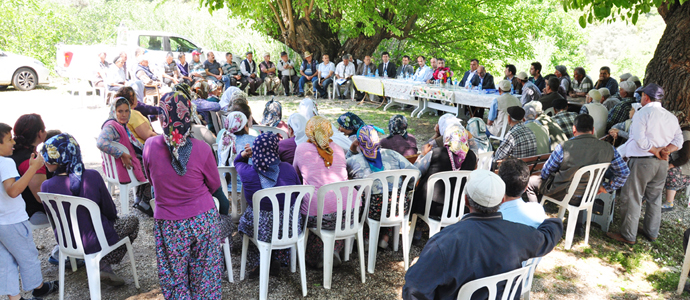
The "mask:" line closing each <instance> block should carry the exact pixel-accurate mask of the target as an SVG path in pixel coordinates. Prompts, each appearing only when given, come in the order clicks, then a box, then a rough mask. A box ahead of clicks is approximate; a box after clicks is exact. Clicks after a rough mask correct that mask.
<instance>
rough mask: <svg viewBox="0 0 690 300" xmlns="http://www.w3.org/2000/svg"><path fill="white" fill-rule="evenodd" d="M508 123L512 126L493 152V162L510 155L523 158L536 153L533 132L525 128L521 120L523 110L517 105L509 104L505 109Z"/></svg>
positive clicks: (535, 140)
mask: <svg viewBox="0 0 690 300" xmlns="http://www.w3.org/2000/svg"><path fill="white" fill-rule="evenodd" d="M507 111H508V115H509V116H510V118H509V119H508V125H510V126H512V128H511V129H510V130H509V131H508V133H506V135H505V137H504V139H503V142H502V143H501V145H500V146H499V147H498V149H496V152H495V153H494V162H495V161H497V160H501V159H504V158H506V157H509V156H512V157H515V158H523V157H530V156H535V155H537V138H536V136H535V135H534V132H532V130H530V129H529V128H527V127H526V126H525V124H523V123H522V121H523V120H524V118H525V110H524V109H522V107H519V106H511V107H508V109H507Z"/></svg>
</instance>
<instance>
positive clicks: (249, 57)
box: [240, 51, 264, 96]
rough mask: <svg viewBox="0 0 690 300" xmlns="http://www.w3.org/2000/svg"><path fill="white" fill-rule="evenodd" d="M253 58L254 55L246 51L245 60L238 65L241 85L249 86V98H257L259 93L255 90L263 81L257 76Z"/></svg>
mask: <svg viewBox="0 0 690 300" xmlns="http://www.w3.org/2000/svg"><path fill="white" fill-rule="evenodd" d="M253 57H254V53H253V52H251V51H248V52H247V54H246V58H245V59H244V60H243V61H242V62H241V63H240V74H242V84H243V85H246V84H248V85H249V93H248V94H249V95H250V96H258V95H259V93H257V92H256V90H257V89H258V88H259V87H260V86H261V84H262V83H263V82H264V81H263V80H262V79H261V78H260V77H259V76H258V75H257V73H258V72H259V69H258V68H257V67H256V62H255V61H254V59H253ZM245 82H246V84H245Z"/></svg>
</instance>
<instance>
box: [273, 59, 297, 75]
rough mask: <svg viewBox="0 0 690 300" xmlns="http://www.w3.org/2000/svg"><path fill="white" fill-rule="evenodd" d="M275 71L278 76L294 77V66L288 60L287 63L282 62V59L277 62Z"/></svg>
mask: <svg viewBox="0 0 690 300" xmlns="http://www.w3.org/2000/svg"><path fill="white" fill-rule="evenodd" d="M287 66H292V68H286V67H287ZM277 69H278V71H279V72H280V75H282V76H292V75H295V64H294V63H292V61H291V60H289V59H288V61H287V62H285V61H283V60H282V59H281V60H279V61H278V66H277Z"/></svg>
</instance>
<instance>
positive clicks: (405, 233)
mask: <svg viewBox="0 0 690 300" xmlns="http://www.w3.org/2000/svg"><path fill="white" fill-rule="evenodd" d="M402 227H403V228H402V248H403V260H404V261H405V271H407V269H409V268H410V247H411V245H410V244H411V241H410V240H411V239H410V225H408V224H407V218H405V220H403V225H402Z"/></svg>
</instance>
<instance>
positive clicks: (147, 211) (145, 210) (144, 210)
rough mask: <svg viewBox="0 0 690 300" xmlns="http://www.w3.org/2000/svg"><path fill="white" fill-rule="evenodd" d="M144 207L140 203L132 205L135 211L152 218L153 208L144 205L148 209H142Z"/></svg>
mask: <svg viewBox="0 0 690 300" xmlns="http://www.w3.org/2000/svg"><path fill="white" fill-rule="evenodd" d="M144 206H145V205H142V204H141V203H136V204H134V208H136V209H138V210H139V211H141V212H143V213H144V214H146V215H147V216H149V217H151V218H153V208H152V207H151V206H149V205H146V206H148V208H146V207H144Z"/></svg>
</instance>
